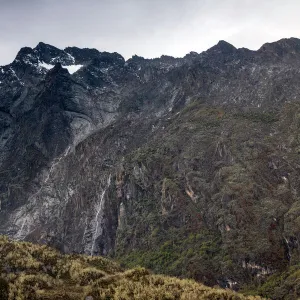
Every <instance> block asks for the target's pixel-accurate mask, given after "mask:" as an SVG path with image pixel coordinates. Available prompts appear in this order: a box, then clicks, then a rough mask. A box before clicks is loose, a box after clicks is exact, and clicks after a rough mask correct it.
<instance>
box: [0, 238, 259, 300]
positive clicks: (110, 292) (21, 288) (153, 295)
mask: <svg viewBox="0 0 300 300" xmlns="http://www.w3.org/2000/svg"><path fill="white" fill-rule="evenodd" d="M0 271H1V276H0V299H1V300H6V299H7V300H37V299H40V300H42V299H43V300H46V299H47V300H50V299H51V300H55V299H64V300H67V299H69V300H71V299H72V300H75V299H78V300H83V299H85V300H92V299H95V300H96V299H97V300H100V299H103V300H107V299H116V300H121V299H124V300H125V299H128V300H129V299H130V300H131V299H140V300H142V299H144V300H148V299H149V300H150V299H170V300H171V299H174V300H175V299H189V300H193V299H195V300H196V299H207V300H209V299H223V300H226V299H228V300H229V299H232V300H243V299H245V300H246V299H249V300H251V299H253V300H254V299H257V300H258V299H261V298H260V297H252V296H249V297H246V296H243V295H241V294H237V293H235V292H232V291H230V290H222V289H219V288H209V287H206V286H204V285H202V284H200V283H196V282H194V281H192V280H179V279H176V278H172V277H166V276H162V275H152V274H151V273H150V272H149V271H147V270H146V269H144V268H135V269H131V270H122V269H121V268H120V267H119V266H118V265H117V264H115V263H114V262H112V261H110V260H108V259H105V258H103V257H100V256H98V257H90V256H85V255H78V254H73V255H62V254H60V253H59V252H58V251H56V250H54V249H51V248H49V247H47V246H38V245H33V244H31V243H25V242H12V241H9V240H8V239H7V238H5V237H1V236H0Z"/></svg>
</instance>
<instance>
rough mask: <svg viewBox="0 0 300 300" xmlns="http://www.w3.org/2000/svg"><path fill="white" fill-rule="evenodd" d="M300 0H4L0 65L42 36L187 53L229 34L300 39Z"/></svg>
mask: <svg viewBox="0 0 300 300" xmlns="http://www.w3.org/2000/svg"><path fill="white" fill-rule="evenodd" d="M299 12H300V0H80V1H79V0H0V65H4V64H7V63H9V62H11V61H12V60H13V59H14V57H15V56H16V54H17V52H18V50H19V49H20V48H21V47H24V46H30V47H35V46H36V44H37V43H38V42H40V41H43V42H45V43H48V44H52V45H54V46H57V47H59V48H64V47H66V46H78V47H88V48H97V49H99V50H100V51H104V50H105V51H110V52H114V51H116V52H119V53H120V54H122V55H123V56H124V57H125V58H129V57H131V56H132V55H133V54H138V55H141V56H144V57H157V56H160V55H162V54H167V55H172V56H183V55H185V54H186V53H188V52H190V51H196V52H201V51H203V50H206V49H207V48H209V47H211V46H213V45H214V44H216V43H217V42H218V41H219V40H221V39H222V40H226V41H228V42H230V43H232V44H233V45H234V46H236V47H247V48H250V49H257V48H258V47H260V46H261V45H262V44H263V43H265V42H271V41H275V40H278V39H280V38H283V37H291V36H293V37H300V18H299Z"/></svg>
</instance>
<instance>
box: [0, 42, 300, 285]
mask: <svg viewBox="0 0 300 300" xmlns="http://www.w3.org/2000/svg"><path fill="white" fill-rule="evenodd" d="M299 82H300V40H298V39H283V40H280V41H278V42H275V43H271V44H265V45H263V46H262V47H261V49H259V50H258V51H250V50H248V49H244V48H242V49H236V48H235V47H233V46H232V45H230V44H228V43H226V42H225V41H220V42H219V43H218V44H217V45H216V46H214V47H212V48H211V49H209V50H207V51H206V52H203V53H200V54H197V53H195V52H191V53H190V54H188V55H186V56H185V57H183V58H173V57H168V56H162V57H161V58H157V59H144V58H142V57H138V56H133V57H132V58H131V59H129V60H128V61H125V60H124V58H123V57H122V56H121V55H119V54H117V53H107V52H99V51H97V50H96V49H79V48H76V47H69V48H66V49H64V50H60V49H57V48H55V47H53V46H50V45H46V44H44V43H39V44H38V45H37V47H36V48H34V49H31V48H22V49H21V50H20V52H19V53H18V55H17V57H16V59H15V60H14V61H13V62H12V63H11V64H10V65H7V66H3V67H0V124H1V125H0V204H1V206H0V233H2V234H6V235H8V236H10V237H13V238H15V239H19V240H30V241H34V242H38V243H47V244H50V245H52V246H56V247H58V248H60V249H61V250H63V251H65V252H72V251H75V252H84V253H86V254H90V255H95V254H105V255H111V256H114V257H117V258H118V259H119V260H120V261H122V262H123V263H125V264H127V265H129V266H133V265H135V264H140V265H145V266H146V267H148V268H151V269H153V270H154V271H157V272H164V273H169V274H172V275H178V276H188V277H193V278H195V279H199V280H202V281H204V282H205V283H208V284H216V283H218V284H220V285H223V286H230V287H234V288H238V287H239V285H240V284H243V283H245V282H249V281H251V280H253V279H255V280H260V279H261V278H263V277H264V276H265V275H268V274H271V273H272V272H274V271H276V270H281V269H283V268H284V267H285V266H287V265H289V264H293V263H295V262H296V261H297V260H298V259H299V239H300V236H299V232H300V222H299V215H300V200H299V199H300V198H299V196H300V184H299V180H298V178H299V171H300V169H299V168H300V161H299V153H300V139H299V136H298V135H299V126H300V105H299V102H298V100H299V99H300V84H299Z"/></svg>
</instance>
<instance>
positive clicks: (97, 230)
mask: <svg viewBox="0 0 300 300" xmlns="http://www.w3.org/2000/svg"><path fill="white" fill-rule="evenodd" d="M110 182H111V174H109V177H108V180H107V185H106V187H105V188H104V190H103V191H102V193H101V196H100V199H99V201H98V202H97V203H96V205H95V211H96V214H95V218H94V222H93V223H94V228H93V229H92V230H93V237H92V247H91V256H92V255H93V254H94V250H95V244H96V239H97V237H98V236H99V235H100V234H101V233H102V231H103V228H102V220H103V217H104V214H103V207H104V206H103V204H104V196H105V193H106V191H107V189H108V188H109V186H110Z"/></svg>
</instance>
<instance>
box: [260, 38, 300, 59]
mask: <svg viewBox="0 0 300 300" xmlns="http://www.w3.org/2000/svg"><path fill="white" fill-rule="evenodd" d="M258 52H268V53H273V54H276V55H278V56H283V55H285V54H295V53H300V39H298V38H293V37H292V38H285V39H281V40H279V41H276V42H272V43H265V44H263V45H262V46H261V48H260V49H259V50H258Z"/></svg>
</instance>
